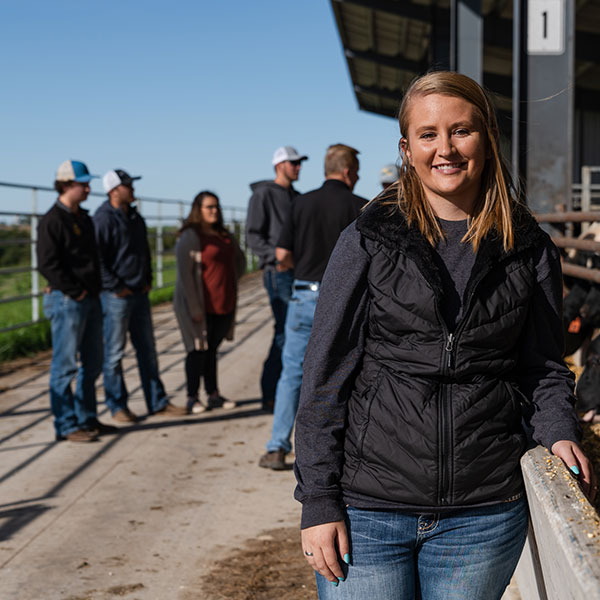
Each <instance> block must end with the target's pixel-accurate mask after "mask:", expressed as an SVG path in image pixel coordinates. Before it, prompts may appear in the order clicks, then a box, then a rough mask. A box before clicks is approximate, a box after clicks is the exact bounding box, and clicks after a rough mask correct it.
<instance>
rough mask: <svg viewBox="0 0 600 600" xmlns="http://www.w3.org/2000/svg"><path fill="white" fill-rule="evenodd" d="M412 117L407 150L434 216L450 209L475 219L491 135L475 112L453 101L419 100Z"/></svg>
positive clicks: (467, 104) (413, 103)
mask: <svg viewBox="0 0 600 600" xmlns="http://www.w3.org/2000/svg"><path fill="white" fill-rule="evenodd" d="M407 115H408V118H407V122H408V127H407V130H406V131H404V132H403V133H404V135H405V137H403V138H402V140H401V145H402V149H403V150H404V152H405V154H406V156H407V158H408V160H409V162H410V165H411V166H412V167H413V168H414V169H415V171H416V173H417V175H418V177H419V179H420V180H421V184H422V186H423V190H424V192H425V196H426V198H427V200H428V201H429V203H430V204H431V206H432V208H433V210H434V211H435V212H436V214H438V216H442V217H444V215H447V214H448V203H450V204H451V205H453V207H455V208H457V209H459V211H460V212H461V213H465V216H468V215H470V214H472V211H473V207H474V206H475V204H476V202H477V198H478V195H479V194H480V188H481V176H482V173H483V169H484V167H485V163H486V134H485V131H484V129H483V127H482V124H481V122H480V120H479V118H478V116H477V111H476V109H475V106H474V105H473V104H471V103H470V102H467V101H466V100H463V99H462V98H458V97H454V96H447V95H442V94H429V95H419V96H416V97H414V98H413V99H412V100H411V101H410V105H409V107H408V113H407ZM442 213H443V214H442Z"/></svg>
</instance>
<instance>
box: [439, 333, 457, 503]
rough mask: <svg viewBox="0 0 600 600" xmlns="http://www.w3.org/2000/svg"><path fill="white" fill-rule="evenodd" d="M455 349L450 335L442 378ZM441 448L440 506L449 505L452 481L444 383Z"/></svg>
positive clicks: (449, 418) (447, 400) (441, 407)
mask: <svg viewBox="0 0 600 600" xmlns="http://www.w3.org/2000/svg"><path fill="white" fill-rule="evenodd" d="M453 349H454V334H452V333H448V337H447V338H446V344H445V345H444V352H446V359H445V360H444V368H443V369H442V376H446V375H447V374H448V372H449V370H450V368H451V367H452V351H453ZM440 400H441V401H440V405H441V406H440V417H441V427H440V446H441V449H442V456H441V462H440V504H441V505H442V506H444V505H447V504H449V499H448V492H449V487H450V486H449V480H450V465H449V456H450V438H451V435H450V420H451V414H450V397H449V394H448V385H447V384H446V383H442V394H441V399H440Z"/></svg>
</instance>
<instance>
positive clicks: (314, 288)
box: [294, 281, 320, 292]
mask: <svg viewBox="0 0 600 600" xmlns="http://www.w3.org/2000/svg"><path fill="white" fill-rule="evenodd" d="M319 285H320V284H319V283H318V282H317V281H315V282H313V283H297V284H296V283H295V284H294V289H295V290H310V291H311V292H318V291H319Z"/></svg>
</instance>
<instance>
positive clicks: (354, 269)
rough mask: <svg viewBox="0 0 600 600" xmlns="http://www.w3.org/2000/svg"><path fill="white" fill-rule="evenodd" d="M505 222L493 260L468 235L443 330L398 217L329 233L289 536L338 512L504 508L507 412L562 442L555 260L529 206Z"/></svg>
mask: <svg viewBox="0 0 600 600" xmlns="http://www.w3.org/2000/svg"><path fill="white" fill-rule="evenodd" d="M513 222H514V224H515V246H514V248H513V249H512V250H510V251H509V252H505V251H504V250H503V247H502V243H501V240H500V239H498V237H496V236H494V235H490V236H488V237H487V238H486V239H485V240H484V241H483V242H482V244H481V246H480V248H479V251H478V252H477V255H476V258H475V263H474V265H473V268H472V270H471V276H470V279H469V281H468V283H467V287H466V290H465V293H464V307H463V316H462V318H461V319H460V321H459V322H458V324H457V326H456V329H455V330H454V331H453V332H452V333H449V328H448V326H447V324H446V323H445V322H444V319H443V317H442V316H441V313H440V303H441V302H442V301H443V296H444V286H443V283H442V279H441V276H440V273H439V270H438V268H437V267H436V261H435V260H434V259H433V253H434V249H433V248H432V246H431V245H430V244H429V243H428V242H427V241H426V240H425V239H424V238H423V236H422V235H421V234H420V232H419V231H418V230H417V229H416V228H414V227H409V226H408V225H407V223H406V221H405V219H404V217H403V216H402V214H401V213H400V212H399V211H398V210H396V209H394V208H393V207H392V208H390V206H385V205H383V204H382V203H381V202H379V201H374V202H373V203H372V204H371V205H369V206H368V207H367V208H366V209H365V211H364V212H363V213H362V214H361V216H360V217H359V218H358V220H357V222H356V225H350V226H349V227H348V228H347V229H346V230H345V231H344V232H343V233H342V235H341V236H340V240H339V242H338V245H337V246H336V248H335V250H334V252H333V254H332V257H331V260H330V262H329V265H328V267H327V271H326V273H325V277H324V280H323V284H322V286H321V291H320V297H319V303H318V305H317V310H316V315H315V321H314V326H313V330H312V336H311V339H310V342H309V345H308V349H307V352H306V356H305V361H304V379H303V386H302V394H301V399H300V409H299V412H298V417H297V421H296V456H297V462H296V467H295V469H296V475H297V478H298V482H299V483H298V487H297V489H296V497H297V498H298V499H299V500H300V501H301V502H303V504H304V507H303V520H302V527H309V526H312V525H316V524H318V523H325V522H331V521H337V520H341V519H343V518H344V505H346V504H350V505H351V506H355V507H357V508H375V509H392V510H393V509H405V510H413V511H416V512H429V513H438V512H444V511H448V510H453V509H456V508H464V507H468V506H484V505H488V504H494V503H500V502H504V501H507V500H510V499H514V498H515V497H517V496H518V495H519V494H521V493H522V492H523V481H522V477H521V470H520V467H519V459H520V457H521V455H522V454H523V451H524V448H525V444H526V438H525V434H524V431H523V428H522V426H521V417H522V413H523V412H524V413H526V414H527V415H528V416H529V418H530V422H531V425H532V427H533V437H534V439H535V440H536V441H537V442H539V443H541V444H543V445H544V446H546V447H547V448H550V447H551V446H552V444H553V443H554V442H556V441H558V440H561V439H566V440H572V441H576V440H577V439H578V435H579V426H578V422H577V417H576V414H575V412H574V410H573V401H574V397H573V377H572V375H571V374H570V372H569V370H568V369H567V368H566V367H565V365H564V363H563V362H562V359H561V352H562V345H563V339H562V327H561V315H560V303H561V272H560V260H559V255H558V252H557V250H556V247H555V246H554V245H553V244H552V242H551V241H550V239H549V237H548V236H547V235H546V234H545V233H544V232H543V231H542V230H541V229H540V228H539V226H538V225H537V224H536V223H535V221H534V219H533V217H531V215H529V213H526V212H525V211H524V210H518V211H517V214H516V215H515V217H514V220H513ZM323 440H329V442H328V443H326V444H323ZM342 440H343V443H342ZM304 462H306V463H307V465H309V466H308V467H305V465H304ZM315 465H317V467H316V468H315Z"/></svg>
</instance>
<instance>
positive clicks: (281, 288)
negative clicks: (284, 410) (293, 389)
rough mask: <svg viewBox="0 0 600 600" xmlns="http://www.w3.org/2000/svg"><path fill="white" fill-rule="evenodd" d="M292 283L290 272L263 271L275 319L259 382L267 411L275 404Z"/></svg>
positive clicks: (292, 275)
mask: <svg viewBox="0 0 600 600" xmlns="http://www.w3.org/2000/svg"><path fill="white" fill-rule="evenodd" d="M293 281H294V272H293V271H292V270H288V271H282V272H279V271H277V270H275V269H274V268H273V267H266V268H265V270H264V271H263V283H264V286H265V289H266V290H267V293H268V294H269V302H270V303H271V310H272V312H273V318H274V319H275V331H274V334H273V341H272V342H271V348H270V350H269V354H268V356H267V359H266V360H265V363H264V365H263V372H262V377H261V380H260V386H261V390H262V403H263V408H266V409H269V410H272V407H273V403H274V402H275V390H276V388H277V381H278V380H279V375H280V374H281V352H282V350H283V343H284V340H285V318H286V314H287V309H288V303H289V301H290V298H291V296H292V283H293Z"/></svg>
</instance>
